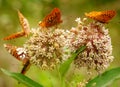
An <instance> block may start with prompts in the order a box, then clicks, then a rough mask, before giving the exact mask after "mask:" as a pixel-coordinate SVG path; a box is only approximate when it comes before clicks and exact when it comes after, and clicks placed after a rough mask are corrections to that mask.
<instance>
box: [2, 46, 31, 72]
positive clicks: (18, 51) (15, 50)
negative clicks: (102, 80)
mask: <svg viewBox="0 0 120 87" xmlns="http://www.w3.org/2000/svg"><path fill="white" fill-rule="evenodd" d="M4 47H5V48H6V49H7V51H8V52H9V53H10V54H12V55H13V56H14V57H15V58H16V59H18V60H19V61H22V62H23V65H24V67H23V69H22V71H21V73H22V74H25V73H26V71H27V70H28V69H29V68H30V65H31V64H30V61H29V56H28V55H27V53H26V51H25V49H24V48H22V47H16V46H13V45H10V44H4Z"/></svg>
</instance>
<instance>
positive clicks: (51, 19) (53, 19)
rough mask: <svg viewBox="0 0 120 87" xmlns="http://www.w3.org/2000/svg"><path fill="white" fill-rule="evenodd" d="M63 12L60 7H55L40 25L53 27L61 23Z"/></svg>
mask: <svg viewBox="0 0 120 87" xmlns="http://www.w3.org/2000/svg"><path fill="white" fill-rule="evenodd" d="M61 22H62V20H61V12H60V10H59V9H58V8H54V9H53V10H52V11H51V13H50V14H48V15H47V16H46V17H45V18H44V19H43V21H42V22H41V23H39V25H40V26H41V27H46V28H48V27H52V26H54V25H57V24H59V23H61Z"/></svg>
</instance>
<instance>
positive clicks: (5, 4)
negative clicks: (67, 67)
mask: <svg viewBox="0 0 120 87" xmlns="http://www.w3.org/2000/svg"><path fill="white" fill-rule="evenodd" d="M54 7H58V8H60V10H61V12H62V20H63V23H62V24H61V25H60V27H62V28H65V29H70V28H71V27H73V26H76V25H77V23H75V21H74V20H75V18H77V17H82V18H83V17H85V16H84V13H85V12H90V11H93V10H95V11H102V10H111V9H113V10H116V11H117V15H116V16H115V17H114V18H113V19H112V20H111V22H110V23H109V24H106V27H107V28H109V31H110V36H111V38H112V45H113V55H114V57H115V59H114V61H113V62H112V63H111V65H110V67H109V69H110V68H114V67H119V66H120V38H119V37H120V0H0V68H5V69H7V70H9V71H12V72H20V70H21V68H22V64H21V63H20V62H19V61H18V60H16V59H15V58H14V57H13V56H11V55H10V54H9V53H8V52H7V51H6V50H5V48H4V47H3V44H4V43H9V44H13V45H16V46H22V44H23V43H24V42H25V40H27V38H24V37H22V38H19V39H15V40H10V41H3V40H2V38H4V37H5V36H8V35H10V34H12V33H15V32H18V31H20V30H21V26H20V23H19V19H18V15H17V10H20V11H21V13H22V14H23V15H24V16H25V17H26V18H27V19H28V21H29V23H30V27H31V28H36V27H38V22H39V21H41V20H42V19H43V17H44V16H45V15H46V14H48V13H49V12H50V11H51V10H52V9H53V8H54ZM36 72H39V70H38V68H36V67H35V66H32V68H31V69H30V70H29V71H28V72H27V74H26V75H27V76H29V77H31V78H32V79H34V80H38V77H39V76H38V75H39V74H36ZM48 75H49V74H48ZM43 76H44V75H43ZM0 87H21V86H20V85H17V81H16V80H14V79H12V78H11V77H8V76H6V75H4V74H3V73H2V72H1V71H0ZM22 87H23V86H22ZM110 87H120V81H115V82H114V83H113V84H112V86H110Z"/></svg>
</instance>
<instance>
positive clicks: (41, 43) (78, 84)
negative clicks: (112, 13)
mask: <svg viewBox="0 0 120 87" xmlns="http://www.w3.org/2000/svg"><path fill="white" fill-rule="evenodd" d="M104 15H105V16H106V17H108V16H109V14H108V13H107V15H106V14H104ZM60 17H61V14H60V12H57V10H56V11H52V12H51V13H50V14H49V15H48V16H46V17H45V19H44V20H43V21H41V22H40V23H42V25H44V27H43V26H39V27H38V28H31V29H30V30H27V33H28V32H29V34H30V35H29V38H28V39H27V40H26V41H25V42H24V44H23V45H22V47H17V46H13V45H10V44H4V47H5V48H6V49H7V50H8V52H10V53H11V54H12V55H13V56H14V57H16V59H18V60H20V61H22V62H23V69H22V71H21V73H15V72H10V71H7V70H5V69H1V71H3V73H5V74H7V75H8V76H11V77H13V78H15V79H16V80H18V82H20V84H25V85H26V86H28V87H106V86H108V85H110V84H111V83H112V82H113V81H114V80H115V79H116V78H120V74H119V72H120V68H115V69H111V70H109V71H106V69H107V68H108V67H109V65H110V63H111V62H112V61H113V59H114V56H113V55H112V44H111V37H110V35H109V29H107V28H106V27H105V25H106V23H101V22H100V21H99V20H97V21H96V20H92V21H88V20H89V19H88V18H80V17H78V18H76V19H75V22H76V26H75V27H72V28H70V29H63V28H61V27H60V26H58V24H59V23H62V20H61V19H60ZM96 17H97V16H96ZM100 17H102V16H100ZM100 17H98V19H100ZM104 18H105V17H104ZM24 19H25V18H24V17H23V16H22V18H20V21H21V25H22V28H23V31H22V35H21V34H20V35H21V36H24V35H25V31H26V28H27V27H25V26H28V22H26V20H24ZM93 19H94V18H93ZM101 19H102V18H101ZM108 20H109V19H108ZM108 20H107V21H108ZM103 21H104V19H103ZM26 23H27V24H26ZM63 24H64V23H63ZM46 26H50V27H46ZM20 35H19V34H14V35H12V36H10V37H9V38H10V39H12V38H16V37H21V36H20ZM9 38H7V39H9ZM32 65H36V66H37V67H38V68H39V69H40V71H46V70H47V71H49V72H54V73H55V75H52V74H51V76H50V78H47V79H45V80H46V81H45V82H46V83H42V82H39V81H34V80H32V79H30V78H29V77H27V76H25V73H26V72H29V70H28V69H29V68H30V66H32ZM81 72H83V73H84V74H85V76H84V77H82V75H81ZM37 73H38V72H36V73H35V75H36V74H37ZM55 76H56V78H57V79H56V78H55ZM38 77H39V76H38ZM40 78H41V79H42V77H40ZM53 79H55V80H54V81H52V80H53ZM47 80H51V81H50V82H51V84H52V85H46V84H47ZM53 82H55V83H58V84H54V83H53Z"/></svg>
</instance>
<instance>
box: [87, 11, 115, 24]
mask: <svg viewBox="0 0 120 87" xmlns="http://www.w3.org/2000/svg"><path fill="white" fill-rule="evenodd" d="M115 15H116V11H114V10H107V11H100V12H97V11H92V12H90V13H85V16H87V17H89V18H91V19H94V20H96V21H99V22H101V23H108V22H109V20H111V19H112V18H113V17H114V16H115Z"/></svg>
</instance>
